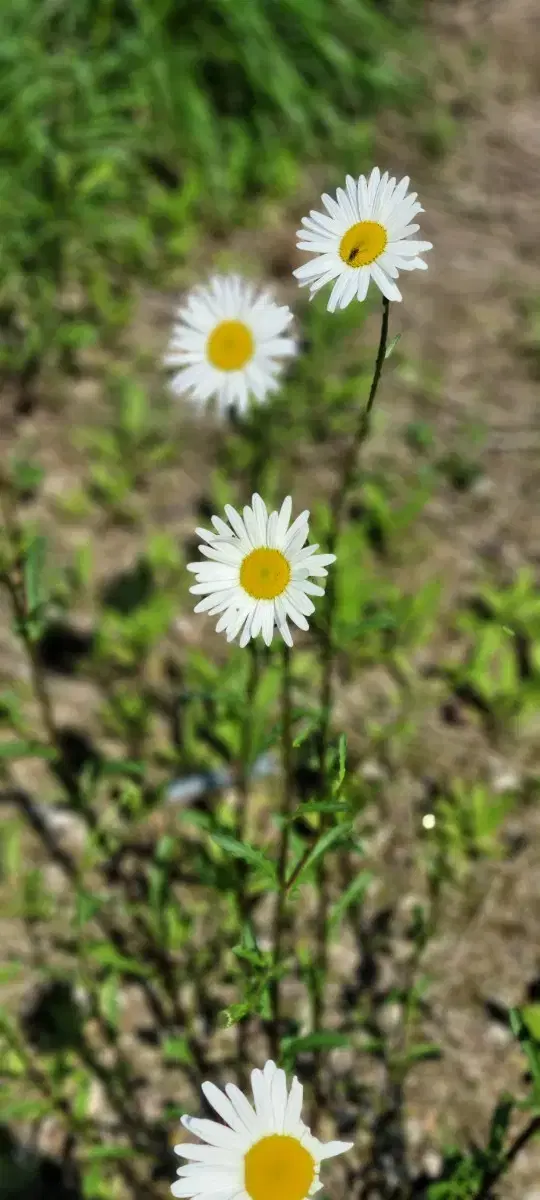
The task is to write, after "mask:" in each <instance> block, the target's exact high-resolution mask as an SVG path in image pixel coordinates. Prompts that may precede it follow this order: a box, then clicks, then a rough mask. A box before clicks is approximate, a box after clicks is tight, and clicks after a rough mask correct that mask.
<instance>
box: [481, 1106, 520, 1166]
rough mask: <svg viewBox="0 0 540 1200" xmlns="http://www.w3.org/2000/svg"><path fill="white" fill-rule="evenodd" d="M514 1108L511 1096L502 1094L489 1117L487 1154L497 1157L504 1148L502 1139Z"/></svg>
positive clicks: (507, 1128) (508, 1126) (506, 1131)
mask: <svg viewBox="0 0 540 1200" xmlns="http://www.w3.org/2000/svg"><path fill="white" fill-rule="evenodd" d="M514 1108H515V1101H514V1097H513V1096H510V1095H508V1096H502V1097H501V1099H500V1100H499V1103H498V1104H497V1106H496V1108H495V1111H494V1113H493V1116H492V1118H491V1126H490V1130H489V1143H488V1154H489V1155H490V1157H491V1158H495V1159H496V1158H499V1156H500V1155H501V1154H502V1152H503V1149H504V1140H505V1137H506V1134H507V1133H508V1130H509V1128H510V1119H511V1117H512V1113H513V1111H514Z"/></svg>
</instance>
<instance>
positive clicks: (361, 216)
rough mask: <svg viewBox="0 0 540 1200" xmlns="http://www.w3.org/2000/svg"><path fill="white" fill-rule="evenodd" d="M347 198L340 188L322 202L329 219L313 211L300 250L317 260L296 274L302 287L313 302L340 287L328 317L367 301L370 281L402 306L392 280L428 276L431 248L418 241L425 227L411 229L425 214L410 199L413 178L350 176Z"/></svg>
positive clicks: (414, 196)
mask: <svg viewBox="0 0 540 1200" xmlns="http://www.w3.org/2000/svg"><path fill="white" fill-rule="evenodd" d="M346 187H347V190H346V192H345V191H344V190H343V188H338V189H337V193H336V199H335V200H333V199H332V197H331V196H327V195H324V196H323V197H322V201H323V204H324V206H325V208H326V213H320V212H315V211H312V212H311V213H310V214H309V217H303V219H302V225H304V226H305V228H304V229H299V230H298V233H297V237H298V238H300V241H298V242H297V246H298V249H299V250H308V251H309V253H310V254H315V255H316V257H315V259H314V260H313V261H312V262H308V263H304V266H302V267H298V268H297V269H296V271H293V275H295V276H296V278H297V279H298V280H299V282H300V286H301V287H305V286H306V284H307V285H308V287H309V288H310V291H311V296H310V300H311V299H312V298H313V296H314V295H315V293H316V292H318V291H319V288H322V287H324V285H325V284H326V283H332V282H334V281H335V282H334V286H333V288H332V292H331V294H330V299H329V301H328V311H329V312H335V310H336V308H346V307H347V305H348V304H350V302H351V300H354V299H357V300H365V298H366V296H367V291H368V287H369V281H370V279H373V282H374V283H376V284H377V287H379V288H380V290H381V292H382V294H383V296H386V298H387V300H401V292H400V291H399V289H398V288H397V287H396V284H395V283H393V282H392V280H394V279H397V278H398V276H399V272H400V271H414V270H416V269H418V270H423V271H425V270H427V265H426V263H425V262H423V260H422V259H421V258H419V255H420V254H423V253H424V251H425V250H431V242H419V241H415V240H414V239H413V238H412V236H411V235H412V234H413V233H417V231H418V229H419V228H420V226H419V225H415V224H411V222H412V221H413V219H414V217H416V216H417V214H418V213H421V212H423V211H424V210H423V208H422V206H421V205H420V204H418V203H417V194H416V192H412V193H409V194H408V193H407V189H408V187H409V178H408V176H407V177H406V178H405V179H402V180H401V181H400V183H397V182H396V180H395V179H390V177H389V174H388V172H387V171H386V172H385V174H384V175H383V176H382V177H381V172H380V170H379V168H378V167H375V168H374V169H373V171H372V172H371V175H370V176H369V179H366V176H365V175H361V176H360V178H359V179H358V180H355V179H353V178H352V175H347V179H346Z"/></svg>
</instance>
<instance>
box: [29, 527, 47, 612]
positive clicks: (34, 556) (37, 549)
mask: <svg viewBox="0 0 540 1200" xmlns="http://www.w3.org/2000/svg"><path fill="white" fill-rule="evenodd" d="M46 556H47V539H46V538H44V537H43V536H42V535H41V534H37V535H36V537H34V538H32V541H31V542H30V545H29V547H28V550H27V551H26V557H25V562H24V590H25V596H26V605H27V613H28V616H29V617H32V616H34V615H35V613H37V612H38V611H39V609H40V608H41V606H42V604H43V601H44V599H45V595H44V590H43V578H44V571H45V560H46Z"/></svg>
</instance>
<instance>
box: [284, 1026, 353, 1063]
mask: <svg viewBox="0 0 540 1200" xmlns="http://www.w3.org/2000/svg"><path fill="white" fill-rule="evenodd" d="M349 1045H350V1038H349V1037H348V1036H347V1035H346V1034H344V1033H334V1032H332V1031H331V1030H329V1029H328V1030H321V1031H320V1032H319V1033H308V1034H305V1036H303V1037H285V1038H282V1039H281V1043H280V1058H281V1060H282V1063H283V1065H284V1067H285V1069H286V1070H288V1071H290V1070H292V1068H293V1067H294V1064H295V1061H296V1058H297V1056H298V1055H299V1054H304V1053H307V1052H309V1051H310V1050H336V1049H339V1048H340V1047H342V1046H349Z"/></svg>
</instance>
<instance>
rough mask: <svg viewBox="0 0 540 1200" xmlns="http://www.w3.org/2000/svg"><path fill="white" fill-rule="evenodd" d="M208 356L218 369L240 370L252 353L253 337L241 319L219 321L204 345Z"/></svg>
mask: <svg viewBox="0 0 540 1200" xmlns="http://www.w3.org/2000/svg"><path fill="white" fill-rule="evenodd" d="M206 350H207V354H208V358H209V360H210V362H211V363H212V366H213V367H217V368H218V370H219V371H240V370H241V369H242V367H245V365H246V363H247V362H249V360H250V358H251V357H252V355H253V338H252V336H251V333H250V331H249V329H248V327H247V325H244V322H243V321H220V323H219V325H216V327H215V329H213V330H212V333H211V334H210V337H209V338H208V342H207V346H206Z"/></svg>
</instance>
